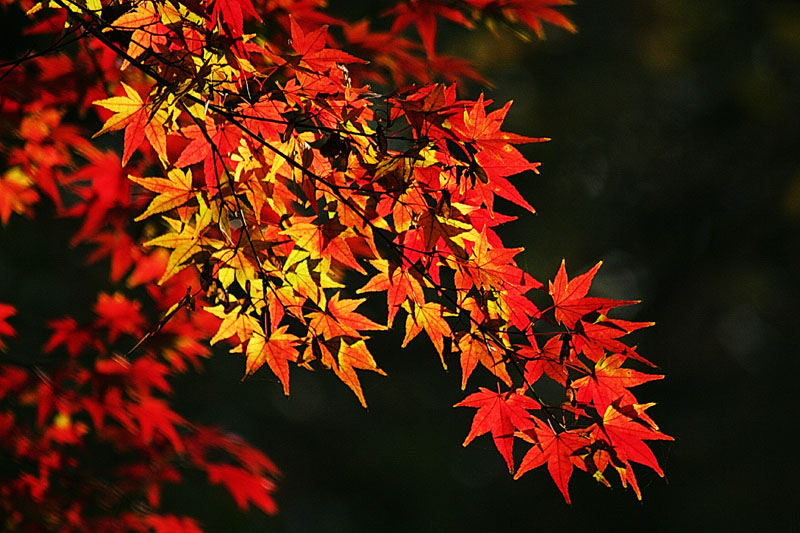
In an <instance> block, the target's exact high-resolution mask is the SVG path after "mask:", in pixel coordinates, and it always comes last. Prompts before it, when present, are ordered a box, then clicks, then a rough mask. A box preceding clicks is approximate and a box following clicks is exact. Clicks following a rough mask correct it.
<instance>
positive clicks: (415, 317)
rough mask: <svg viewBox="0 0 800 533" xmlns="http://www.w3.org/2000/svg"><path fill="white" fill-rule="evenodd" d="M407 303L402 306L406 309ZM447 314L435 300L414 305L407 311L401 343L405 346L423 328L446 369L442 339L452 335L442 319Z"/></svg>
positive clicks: (448, 325)
mask: <svg viewBox="0 0 800 533" xmlns="http://www.w3.org/2000/svg"><path fill="white" fill-rule="evenodd" d="M409 305H410V304H409V303H406V304H405V305H404V308H405V309H406V310H408V307H409ZM447 314H448V313H447V309H446V308H445V307H444V306H443V305H442V304H439V303H436V302H427V303H425V304H424V305H414V306H413V309H412V310H411V311H409V313H408V317H406V334H405V337H404V338H403V344H402V347H403V348H405V347H406V346H407V345H408V343H409V342H411V341H412V340H413V339H414V337H416V336H417V334H419V332H420V331H422V329H423V328H424V329H425V333H427V334H428V338H430V340H431V342H432V343H433V346H434V347H435V348H436V352H437V353H438V354H439V359H441V361H442V366H443V367H444V368H445V370H446V369H447V362H446V361H445V359H444V339H451V338H452V337H453V332H452V330H451V329H450V324H448V323H447V321H446V320H445V319H444V317H445V316H446V315H447Z"/></svg>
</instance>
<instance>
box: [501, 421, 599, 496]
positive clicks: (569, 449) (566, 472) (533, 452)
mask: <svg viewBox="0 0 800 533" xmlns="http://www.w3.org/2000/svg"><path fill="white" fill-rule="evenodd" d="M534 420H535V422H536V428H535V429H534V430H533V431H525V432H523V433H522V435H521V436H523V437H526V440H529V441H531V442H534V445H533V446H532V447H531V448H530V449H529V450H528V452H527V453H526V454H525V456H524V457H523V458H522V461H521V462H520V465H519V469H518V470H517V473H516V474H514V479H519V478H520V477H522V475H523V474H525V473H526V472H528V471H529V470H533V469H534V468H537V467H539V466H541V465H543V464H545V463H547V470H548V471H549V472H550V477H552V478H553V481H554V482H555V484H556V486H557V487H558V490H560V491H561V494H562V495H563V496H564V500H566V502H567V503H571V501H570V498H569V478H570V477H571V476H572V468H573V466H574V464H573V459H572V455H573V453H574V452H575V450H577V449H578V448H581V447H583V446H585V445H586V444H588V441H587V440H586V439H584V438H582V437H581V436H580V434H579V433H577V432H570V431H563V432H561V433H556V432H555V431H554V430H553V428H552V427H550V426H549V425H545V424H544V423H543V422H541V421H540V420H538V419H534Z"/></svg>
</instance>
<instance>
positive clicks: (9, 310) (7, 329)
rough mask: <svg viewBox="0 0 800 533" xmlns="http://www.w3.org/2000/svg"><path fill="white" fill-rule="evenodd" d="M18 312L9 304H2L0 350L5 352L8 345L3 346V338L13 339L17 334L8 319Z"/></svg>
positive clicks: (0, 305) (0, 308)
mask: <svg viewBox="0 0 800 533" xmlns="http://www.w3.org/2000/svg"><path fill="white" fill-rule="evenodd" d="M16 313H17V310H16V309H14V307H13V306H11V305H9V304H4V303H1V302H0V350H5V348H6V345H5V344H3V337H13V336H14V335H15V334H16V332H15V331H14V328H12V327H11V324H9V323H8V322H7V320H8V317H11V316H14V315H15V314H16Z"/></svg>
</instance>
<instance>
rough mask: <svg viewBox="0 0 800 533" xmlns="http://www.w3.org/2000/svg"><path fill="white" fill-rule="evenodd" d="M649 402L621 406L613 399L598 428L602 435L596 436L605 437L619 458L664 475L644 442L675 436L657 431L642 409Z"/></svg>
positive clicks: (656, 427)
mask: <svg viewBox="0 0 800 533" xmlns="http://www.w3.org/2000/svg"><path fill="white" fill-rule="evenodd" d="M653 405H655V403H647V404H637V403H634V404H630V405H621V404H620V401H619V400H616V401H614V402H613V403H612V404H611V405H609V406H608V407H607V408H606V411H605V413H604V414H603V422H602V424H601V426H600V427H601V429H602V433H603V434H604V435H601V436H600V437H599V438H602V439H603V440H606V441H607V442H608V443H609V445H610V446H611V447H612V448H613V450H614V452H615V453H616V455H617V456H618V457H619V458H620V459H622V460H623V461H628V460H630V461H634V462H636V463H639V464H643V465H645V466H649V467H650V468H652V469H653V470H655V472H656V473H657V474H658V475H659V476H661V477H664V471H663V470H661V467H660V466H659V464H658V460H657V459H656V456H655V455H654V454H653V451H652V450H651V449H650V448H649V447H648V446H647V444H645V442H644V441H645V440H675V439H673V438H672V437H670V436H669V435H665V434H664V433H661V432H660V431H659V430H658V426H657V425H656V423H655V422H653V420H652V419H651V418H650V417H649V416H647V415H646V414H645V410H646V409H648V408H650V407H652V406H653ZM640 498H641V496H640Z"/></svg>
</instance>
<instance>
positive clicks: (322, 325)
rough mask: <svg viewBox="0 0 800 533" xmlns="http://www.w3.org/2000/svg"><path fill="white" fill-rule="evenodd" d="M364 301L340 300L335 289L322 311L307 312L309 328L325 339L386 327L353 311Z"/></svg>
mask: <svg viewBox="0 0 800 533" xmlns="http://www.w3.org/2000/svg"><path fill="white" fill-rule="evenodd" d="M365 301H366V298H361V299H359V300H340V299H339V292H338V291H337V292H336V294H334V295H333V297H332V298H331V299H330V300H329V301H328V305H327V308H326V309H325V310H324V311H313V312H311V313H308V315H307V316H308V318H309V328H310V329H311V330H312V331H314V332H315V333H316V334H317V335H320V336H322V337H324V338H325V339H333V338H334V337H339V336H349V337H361V336H362V335H361V331H366V330H384V329H386V326H381V325H380V324H377V323H375V322H373V321H372V320H370V319H369V318H367V317H365V316H364V315H361V314H358V313H356V312H355V309H356V308H357V307H358V306H359V305H361V304H362V303H364V302H365Z"/></svg>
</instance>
